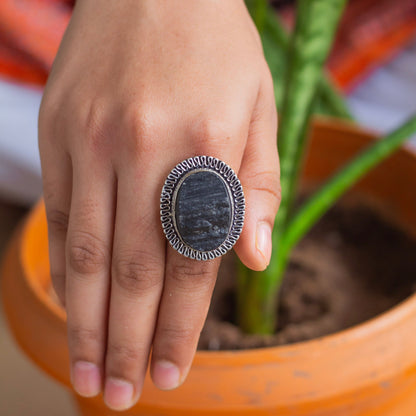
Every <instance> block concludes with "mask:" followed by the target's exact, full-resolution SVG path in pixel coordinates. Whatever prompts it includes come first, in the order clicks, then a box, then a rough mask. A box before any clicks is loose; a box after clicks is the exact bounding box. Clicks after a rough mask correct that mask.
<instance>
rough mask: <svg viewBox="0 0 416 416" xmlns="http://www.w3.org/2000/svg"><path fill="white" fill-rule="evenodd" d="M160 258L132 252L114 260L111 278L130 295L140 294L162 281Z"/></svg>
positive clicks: (150, 289)
mask: <svg viewBox="0 0 416 416" xmlns="http://www.w3.org/2000/svg"><path fill="white" fill-rule="evenodd" d="M160 269H161V267H160V259H159V258H156V257H154V256H152V255H149V254H148V253H144V252H134V253H132V254H130V255H127V256H126V255H124V256H121V257H119V258H116V259H115V260H114V266H113V278H114V280H115V282H116V284H117V285H118V286H120V287H121V288H122V289H123V290H124V291H125V292H126V293H129V294H131V295H132V296H141V295H143V294H146V293H148V292H149V291H152V290H153V289H155V288H156V287H158V286H160V285H161V284H162V281H163V274H162V272H161V270H160Z"/></svg>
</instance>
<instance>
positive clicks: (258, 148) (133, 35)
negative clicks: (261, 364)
mask: <svg viewBox="0 0 416 416" xmlns="http://www.w3.org/2000/svg"><path fill="white" fill-rule="evenodd" d="M276 130H277V116H276V108H275V103H274V95H273V84H272V80H271V76H270V72H269V69H268V67H267V64H266V62H265V60H264V56H263V52H262V47H261V42H260V39H259V36H258V33H257V32H256V29H255V26H254V24H253V22H252V21H251V19H250V17H249V14H248V12H247V10H246V8H245V6H244V3H243V1H242V0H228V1H223V0H209V1H207V0H193V1H192V2H190V1H186V0H163V1H162V0H143V1H137V0H123V1H109V0H106V1H103V2H100V5H99V6H97V2H96V0H79V1H78V2H77V4H76V7H75V9H74V14H73V17H72V19H71V22H70V24H69V27H68V29H67V32H66V34H65V36H64V39H63V41H62V44H61V46H60V49H59V52H58V55H57V58H56V61H55V63H54V66H53V70H52V72H51V75H50V77H49V80H48V83H47V86H46V90H45V93H44V98H43V101H42V105H41V109H40V115H39V147H40V154H41V161H42V171H43V183H44V197H45V205H46V212H47V219H48V232H49V242H50V261H51V275H52V280H53V284H54V288H55V290H56V292H57V295H58V296H59V298H60V300H61V301H62V303H63V304H64V306H65V308H66V311H67V318H68V343H69V351H70V359H71V376H72V382H73V385H74V388H75V390H76V391H77V392H78V393H79V394H80V395H83V396H86V397H91V396H95V395H97V394H99V393H100V392H103V393H104V400H105V401H106V403H107V405H108V406H109V407H110V408H112V409H115V410H123V409H127V408H129V407H131V406H132V405H133V404H134V403H135V402H137V400H139V396H140V392H141V390H142V385H143V380H144V376H145V372H146V369H147V366H148V365H150V374H151V377H152V380H153V382H154V384H155V385H156V386H157V387H159V388H160V389H173V388H175V387H177V386H178V385H180V384H181V383H183V381H184V380H185V378H186V375H187V373H188V371H189V368H190V366H191V363H192V359H193V356H194V353H195V350H196V346H197V342H198V338H199V333H200V331H201V329H202V326H203V323H204V320H205V318H206V314H207V310H208V307H209V303H210V299H211V294H212V291H213V288H214V285H215V281H216V276H217V270H218V266H219V262H220V260H219V259H216V260H213V261H208V262H198V261H195V260H190V259H187V258H185V257H183V256H181V255H180V254H178V253H176V252H175V251H174V250H173V249H172V248H171V247H170V246H169V245H168V244H167V242H166V239H165V238H164V235H163V232H162V228H161V224H160V218H159V197H160V191H161V188H162V185H163V183H164V180H165V178H166V176H167V174H168V173H169V171H170V170H171V169H172V168H173V167H174V166H175V165H176V164H177V163H178V162H180V161H182V160H184V159H186V158H188V157H190V156H195V155H202V154H204V155H212V156H215V157H217V158H219V159H221V160H223V161H225V162H226V163H227V164H229V165H230V166H231V167H232V168H233V169H234V171H235V172H238V176H239V178H240V180H241V182H242V184H243V187H244V192H245V196H246V219H245V224H244V229H243V232H242V234H241V237H240V239H239V241H238V242H237V244H236V246H235V251H236V252H237V254H238V256H239V257H240V259H241V260H242V261H243V263H244V264H246V265H247V266H248V267H250V268H252V269H255V270H263V269H264V268H265V267H266V266H267V264H268V263H269V258H270V253H271V230H272V227H273V222H274V218H275V215H276V212H277V209H278V205H279V201H280V191H279V162H278V155H277V148H276ZM150 351H152V354H151V357H150Z"/></svg>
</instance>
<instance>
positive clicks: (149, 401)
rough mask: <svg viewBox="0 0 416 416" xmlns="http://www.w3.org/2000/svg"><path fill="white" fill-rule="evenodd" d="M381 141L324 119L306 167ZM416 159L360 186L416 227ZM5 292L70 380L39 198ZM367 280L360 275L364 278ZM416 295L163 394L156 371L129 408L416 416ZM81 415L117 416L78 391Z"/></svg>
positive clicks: (234, 360)
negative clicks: (156, 383)
mask: <svg viewBox="0 0 416 416" xmlns="http://www.w3.org/2000/svg"><path fill="white" fill-rule="evenodd" d="M372 139H373V137H372V136H371V135H370V134H367V133H363V132H362V131H361V130H359V129H357V128H356V127H353V126H351V125H347V124H340V123H334V122H331V121H324V120H323V121H322V120H321V121H320V122H318V123H316V124H315V128H314V134H313V140H312V146H311V149H310V152H309V157H308V162H307V165H306V170H305V174H306V177H307V178H308V180H311V181H313V182H320V181H322V180H323V179H325V178H326V177H327V176H328V175H329V174H330V173H332V172H333V171H334V169H336V168H338V167H339V166H340V165H342V164H343V163H344V162H345V161H346V160H348V159H350V158H351V156H353V155H354V154H355V153H356V152H357V151H359V150H360V149H361V148H362V147H363V146H366V145H368V143H369V142H370V141H371V140H372ZM415 189H416V156H415V155H414V154H412V153H411V152H409V151H406V150H400V151H399V152H398V153H396V154H395V155H394V156H393V157H392V158H390V159H389V160H388V161H386V162H385V163H384V164H383V165H382V166H380V167H378V168H377V169H375V170H374V171H373V172H372V173H371V174H370V175H368V176H367V177H366V179H365V180H363V181H362V182H361V183H360V184H359V185H358V186H357V187H356V188H355V192H359V193H360V192H361V193H365V194H366V195H367V196H370V197H373V199H374V200H375V201H379V202H381V203H382V204H384V205H385V206H387V207H388V209H389V212H390V213H393V214H394V215H396V217H397V218H400V220H401V221H402V223H404V224H405V225H406V227H407V229H408V230H409V231H410V232H412V233H415V234H416V192H415ZM2 274H3V279H2V288H1V293H2V296H3V302H4V306H5V310H6V315H7V318H8V321H9V324H10V327H11V329H12V331H13V334H14V336H15V338H16V340H17V342H18V343H19V345H20V346H21V348H22V349H23V350H24V352H25V353H26V354H27V355H29V356H30V357H31V358H32V360H33V361H34V362H35V363H36V364H37V365H38V366H39V367H40V368H41V369H42V370H44V371H45V372H47V373H49V374H50V375H51V376H52V377H54V378H55V379H56V380H58V381H59V382H61V383H63V384H64V385H66V386H69V385H70V381H69V365H68V353H67V347H66V334H65V314H64V311H63V310H62V309H61V308H60V307H59V306H57V305H56V304H55V303H54V301H53V300H52V298H51V297H50V295H49V293H50V292H49V291H50V281H49V275H48V257H47V236H46V221H45V215H44V209H43V205H42V204H39V205H37V206H36V207H35V208H34V210H33V211H32V213H31V214H30V215H29V217H28V219H27V220H26V222H25V223H24V224H23V226H22V227H21V228H20V230H19V231H18V232H17V234H16V235H15V237H14V239H13V241H12V243H11V245H10V246H9V249H8V252H7V254H6V258H5V262H4V264H3V269H2ZM357 278H359V276H357ZM415 328H416V295H414V296H411V297H410V298H408V299H407V300H406V301H404V302H403V303H401V304H400V305H398V306H396V307H394V308H393V309H391V310H390V311H388V312H387V313H384V314H382V315H380V316H378V317H377V318H375V319H372V320H370V321H368V322H365V323H364V324H361V325H358V326H356V327H354V328H352V329H349V330H346V331H342V332H339V333H337V334H334V335H330V336H327V337H324V338H320V339H316V340H312V341H308V342H302V343H298V344H294V345H289V346H283V347H274V348H265V349H257V350H250V351H237V352H232V351H222V352H198V353H197V354H196V357H195V360H194V363H193V366H192V369H191V371H190V374H189V377H188V379H187V381H186V382H185V383H184V385H183V386H181V387H180V388H178V389H177V390H174V391H170V392H161V391H159V390H157V389H156V388H155V387H154V386H153V385H152V383H151V380H150V378H149V376H148V375H147V378H146V382H145V386H144V390H143V395H142V398H141V400H140V403H139V404H138V405H137V406H136V407H134V408H133V409H132V410H130V411H128V412H127V414H129V415H158V416H161V415H181V416H184V415H187V416H191V415H192V416H202V415H204V416H208V415H210V416H211V415H214V414H215V415H279V416H286V415H291V416H301V415H302V416H317V415H319V416H338V415H347V416H355V415H362V416H364V415H365V416H375V415H383V416H387V415H389V416H414V415H416V330H415ZM76 400H77V401H78V405H79V409H80V412H81V414H82V415H84V416H86V415H89V416H91V415H116V414H118V413H115V412H111V411H109V410H108V409H106V408H105V406H104V404H103V401H102V398H101V397H98V398H94V399H81V398H78V397H77V398H76Z"/></svg>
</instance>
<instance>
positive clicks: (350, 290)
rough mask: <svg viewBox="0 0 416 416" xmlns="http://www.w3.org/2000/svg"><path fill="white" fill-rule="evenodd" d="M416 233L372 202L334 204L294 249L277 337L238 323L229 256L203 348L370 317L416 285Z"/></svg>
mask: <svg viewBox="0 0 416 416" xmlns="http://www.w3.org/2000/svg"><path fill="white" fill-rule="evenodd" d="M415 277H416V238H412V237H410V236H409V235H407V234H406V233H405V231H403V230H402V229H401V228H400V227H399V226H398V225H397V224H395V223H394V222H392V221H391V220H390V219H388V218H386V217H385V216H384V215H383V214H381V212H379V211H378V210H375V209H374V207H372V206H370V205H365V204H364V205H363V204H362V202H361V203H360V204H359V205H358V206H357V205H353V206H337V207H335V208H333V209H331V210H330V211H329V212H328V213H327V214H326V215H325V216H324V217H323V218H322V219H321V220H320V221H319V222H318V223H317V224H316V225H315V227H314V228H313V229H312V230H311V231H310V232H309V233H308V235H306V236H305V238H304V239H303V240H302V241H301V242H300V244H298V246H297V247H296V249H295V250H294V251H293V253H292V256H291V260H290V264H289V267H288V270H287V272H286V275H285V278H284V282H283V284H282V287H281V290H280V294H279V302H278V303H279V307H278V311H277V322H278V327H277V328H276V333H275V334H274V335H272V336H258V335H246V334H243V333H242V332H241V331H240V329H239V328H238V327H237V326H236V324H235V322H236V319H235V316H234V310H235V308H234V306H235V295H234V293H235V291H234V288H235V280H236V279H235V258H234V257H233V256H232V255H230V256H228V257H226V258H225V259H224V260H223V263H222V265H221V269H220V274H219V277H218V282H217V285H216V288H215V291H214V295H213V299H212V303H211V307H210V310H209V313H208V318H207V320H206V323H205V326H204V329H203V331H202V333H201V338H200V342H199V346H198V349H200V350H201V349H204V350H230V349H231V350H232V349H246V348H256V347H265V346H272V345H282V344H289V343H294V342H299V341H304V340H309V339H313V338H317V337H321V336H323V335H327V334H331V333H333V332H337V331H339V330H342V329H345V328H348V327H351V326H353V325H356V324H359V323H361V322H363V321H366V320H368V319H370V318H372V317H374V316H376V315H378V314H380V313H382V312H384V311H386V310H388V309H389V308H391V307H392V306H394V305H396V304H398V303H399V302H401V301H402V300H404V299H405V298H406V297H408V296H409V295H410V294H412V293H413V292H414V291H416V278H415Z"/></svg>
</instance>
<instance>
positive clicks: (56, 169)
mask: <svg viewBox="0 0 416 416" xmlns="http://www.w3.org/2000/svg"><path fill="white" fill-rule="evenodd" d="M39 135H40V140H39V150H40V156H41V163H42V182H43V197H44V201H45V209H46V218H47V223H48V243H49V263H50V273H51V279H52V284H53V287H54V289H55V292H56V294H57V296H58V298H59V300H60V301H61V303H62V305H65V242H66V234H67V229H68V215H69V207H70V204H71V192H72V167H71V160H70V157H69V155H68V154H66V153H65V152H64V151H63V150H62V149H59V148H57V147H56V146H54V145H52V144H51V143H50V141H49V140H48V138H46V137H44V136H45V134H44V133H42V131H40V133H39Z"/></svg>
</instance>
